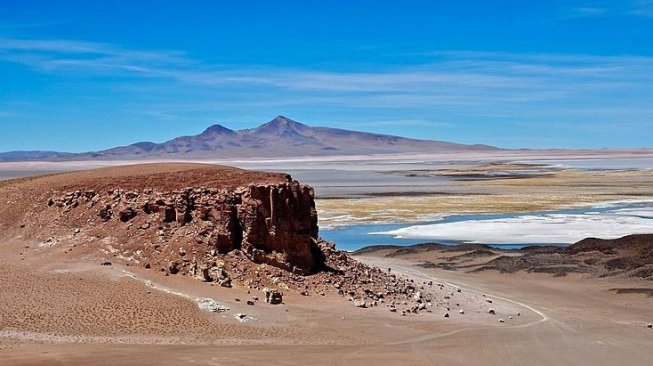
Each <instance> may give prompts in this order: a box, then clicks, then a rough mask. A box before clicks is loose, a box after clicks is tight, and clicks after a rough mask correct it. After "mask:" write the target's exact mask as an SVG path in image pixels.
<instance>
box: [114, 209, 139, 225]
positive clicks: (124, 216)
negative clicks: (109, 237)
mask: <svg viewBox="0 0 653 366" xmlns="http://www.w3.org/2000/svg"><path fill="white" fill-rule="evenodd" d="M134 217H136V210H134V209H133V208H132V207H127V208H125V209H123V210H121V211H120V212H118V218H119V219H120V221H122V222H127V221H129V220H131V219H133V218H134Z"/></svg>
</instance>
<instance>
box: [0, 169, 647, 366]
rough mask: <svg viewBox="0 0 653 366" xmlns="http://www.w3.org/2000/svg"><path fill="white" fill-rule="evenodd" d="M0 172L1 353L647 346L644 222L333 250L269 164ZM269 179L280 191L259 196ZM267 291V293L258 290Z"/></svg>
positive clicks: (367, 355) (235, 353)
mask: <svg viewBox="0 0 653 366" xmlns="http://www.w3.org/2000/svg"><path fill="white" fill-rule="evenodd" d="M535 179H540V178H535ZM556 182H557V181H556ZM467 183H468V182H462V184H467ZM0 184H1V185H2V186H1V187H0V189H1V193H2V201H3V202H6V204H5V205H3V208H2V217H3V221H2V232H3V246H2V252H3V253H2V254H3V255H2V261H3V265H2V268H3V273H2V277H3V283H4V284H6V286H5V287H4V289H3V292H2V298H1V301H2V302H1V303H0V307H1V308H2V323H1V324H2V333H0V335H1V340H2V342H1V343H0V344H1V345H2V346H1V347H2V351H1V353H0V355H1V356H0V357H2V359H3V360H4V361H3V362H6V363H8V364H41V363H48V364H58V363H59V364H66V365H69V364H76V363H77V364H85V363H89V362H90V363H93V364H112V363H113V362H115V360H121V362H124V363H127V364H138V363H141V362H156V363H159V364H179V363H188V362H198V363H206V364H212V363H218V364H220V363H232V362H242V363H244V364H262V363H266V364H270V363H272V364H275V363H279V364H285V363H295V362H302V360H307V359H310V360H311V361H310V362H312V363H316V364H333V362H336V363H339V362H342V363H356V364H375V363H377V362H384V363H389V364H406V363H409V364H432V363H434V362H435V363H437V362H452V363H454V364H455V363H459V364H480V363H489V364H499V363H504V364H519V363H520V360H522V359H523V357H526V356H527V355H528V357H537V358H538V360H539V362H540V364H559V362H560V360H561V359H560V356H559V355H556V356H555V357H552V356H551V349H556V348H557V349H560V350H561V352H562V353H563V354H564V355H565V357H568V358H567V359H565V360H566V361H568V362H573V360H574V359H577V358H578V357H585V358H587V357H589V359H592V360H593V362H595V363H597V364H606V365H608V364H614V363H616V362H624V360H628V362H633V363H635V364H636V363H642V362H645V360H646V359H647V358H648V357H650V355H649V354H648V353H647V352H648V351H646V349H647V347H646V345H647V344H650V342H651V339H652V338H651V336H653V334H652V333H651V330H650V328H648V325H649V324H650V322H651V318H653V312H651V310H650V309H651V308H650V303H651V296H650V294H651V288H650V278H651V273H653V272H652V271H651V261H650V258H649V257H650V255H649V254H650V252H651V247H650V245H651V243H652V241H651V238H650V236H645V235H644V236H635V237H634V238H633V239H631V240H629V239H628V238H624V239H619V240H615V241H614V242H607V243H603V242H600V241H599V242H587V243H585V242H580V243H578V244H574V245H572V246H570V247H567V248H566V249H564V248H560V247H546V246H544V247H529V248H524V249H521V250H514V249H497V248H493V247H488V246H484V245H479V244H468V245H459V246H446V245H444V246H443V245H439V244H423V245H418V246H400V247H397V246H376V247H375V246H372V247H367V248H363V249H360V250H358V251H355V252H350V253H348V252H343V251H340V250H338V249H337V248H338V244H337V243H336V244H335V246H334V244H333V243H329V242H325V241H323V239H320V237H319V234H318V233H317V232H316V231H317V230H319V229H318V227H317V224H318V222H319V221H317V218H318V217H319V213H322V212H327V213H328V212H329V211H328V209H324V208H320V209H318V208H317V207H319V202H321V201H320V200H318V199H315V198H314V196H315V193H314V191H313V188H309V187H306V186H301V184H300V183H297V182H295V181H294V180H293V178H292V176H289V175H286V174H280V173H262V172H255V171H247V170H242V169H237V168H229V167H222V166H215V165H209V164H188V163H155V164H136V165H124V166H116V167H108V168H100V169H94V170H88V171H79V172H71V173H58V174H50V175H45V176H35V177H26V178H19V179H16V180H6V181H4V182H2V183H0ZM510 184H514V185H517V186H519V185H518V184H517V183H515V182H513V181H512V180H511V182H510ZM257 187H258V188H257ZM265 187H271V188H272V191H269V189H270V188H265ZM608 188H610V187H608ZM261 189H262V190H263V191H262V192H264V194H263V195H262V196H261V195H260V194H259V195H257V193H255V192H257V191H258V190H261ZM275 189H276V192H278V193H272V192H273V191H275ZM284 189H291V190H292V192H293V193H291V195H290V196H288V197H289V198H288V199H290V197H295V198H294V200H297V201H296V203H291V202H294V201H292V199H291V201H288V199H282V200H280V201H279V202H285V203H284V204H283V205H281V206H278V207H277V206H275V205H277V203H275V202H277V199H275V198H273V197H277V196H278V197H283V195H284V193H283V191H284ZM230 192H240V193H237V196H238V195H240V196H238V197H239V198H235V197H236V196H233V193H230ZM245 197H250V198H245ZM426 197H428V196H426ZM381 198H382V197H381ZM609 198H610V199H612V198H613V197H612V196H609ZM250 199H251V200H252V201H248V200H250ZM364 199H369V198H364ZM267 200H269V206H268V204H266V203H264V202H266V201H267ZM324 201H327V202H328V201H329V199H326V200H324ZM229 202H233V203H234V204H235V206H229V205H230V204H229ZM236 202H242V203H236ZM262 202H263V203H262ZM289 202H290V203H289ZM302 202H304V203H302ZM316 202H317V203H318V205H317V207H316ZM261 204H262V206H258V205H261ZM288 204H290V205H291V206H285V205H288ZM225 205H226V206H225ZM252 205H253V206H252ZM109 206H111V207H110V209H109V210H107V208H108V207H109ZM169 207H171V208H174V209H168V208H169ZM234 207H235V208H234ZM247 207H254V211H250V210H251V209H250V208H247ZM256 207H257V208H256ZM273 207H277V208H274V209H273ZM283 207H289V208H292V209H291V210H289V211H288V210H286V211H284V208H283ZM302 207H303V208H302ZM386 207H392V205H388V206H386ZM108 211H111V215H110V216H109V214H108V213H107V212H108ZM171 212H174V215H172V214H171ZM225 212H226V213H227V214H226V216H225V214H224V213H225ZM247 212H250V213H247ZM251 212H255V213H256V214H253V213H251ZM171 215H172V216H171ZM239 215H240V217H241V218H240V219H239V220H237V221H238V222H240V223H242V226H241V228H240V230H241V231H240V234H234V233H233V232H232V231H233V227H234V223H233V222H232V221H231V220H232V218H233V217H238V216H239ZM251 215H254V216H256V215H262V216H261V218H259V219H257V218H252V217H251ZM173 216H174V217H173ZM266 217H267V218H266ZM275 217H276V220H277V222H276V224H274V221H272V222H271V221H270V220H271V219H273V220H274V218H275ZM311 217H313V218H311ZM225 220H226V221H225ZM261 220H262V221H261ZM247 222H249V223H250V224H245V223H247ZM247 225H252V226H251V227H250V226H247ZM266 232H267V234H264V233H266ZM293 233H294V234H293ZM264 236H269V237H267V238H266V239H261V238H262V237H264ZM248 237H249V238H250V239H247V238H248ZM234 238H240V239H239V240H240V241H239V240H235V239H234ZM274 238H286V239H284V240H282V241H281V242H278V243H277V242H275V240H274ZM292 238H294V239H292ZM243 239H245V240H243ZM248 241H249V242H251V243H249V244H245V243H247V242H248ZM236 242H238V243H239V244H234V243H236ZM289 242H293V243H295V244H293V245H295V247H293V245H289V244H288V243H289ZM588 243H589V244H588ZM249 245H251V247H248V246H249ZM305 248H307V249H308V251H306V249H305ZM574 248H578V249H574ZM630 248H632V250H631V249H630ZM316 250H317V252H316ZM300 253H304V254H302V255H300ZM316 254H318V255H316ZM647 258H648V259H647ZM273 290H274V291H279V293H282V294H283V297H282V300H280V302H281V304H276V305H275V304H272V303H268V302H266V300H267V299H266V296H267V295H268V292H269V291H273ZM266 291H267V292H266ZM272 302H274V301H272ZM207 309H208V311H207ZM471 344H474V345H475V349H476V350H477V352H474V353H470V352H467V351H466V348H468V347H470V345H471ZM637 350H638V351H637ZM334 352H335V353H337V357H334V356H333V353H334ZM381 360H383V361H381ZM389 360H392V361H389Z"/></svg>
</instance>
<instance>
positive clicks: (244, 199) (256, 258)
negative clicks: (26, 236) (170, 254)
mask: <svg viewBox="0 0 653 366" xmlns="http://www.w3.org/2000/svg"><path fill="white" fill-rule="evenodd" d="M47 204H48V206H49V207H51V208H52V209H53V210H54V209H59V210H60V211H61V212H62V213H63V214H65V215H72V214H73V213H76V212H79V211H87V212H91V213H94V215H95V216H96V217H97V218H98V219H99V220H100V221H101V222H109V221H115V222H120V223H122V224H123V225H130V224H131V223H132V222H135V221H138V222H139V225H138V227H139V229H140V230H141V231H157V230H158V232H159V235H161V236H169V237H179V236H180V235H181V236H184V237H186V238H189V237H192V239H193V240H194V241H195V242H196V243H197V244H205V245H206V246H208V249H209V250H213V251H215V252H217V253H221V254H225V253H229V252H231V251H233V250H236V249H240V250H241V251H242V252H243V254H244V255H245V256H246V257H247V258H249V259H250V260H252V261H253V262H255V263H267V264H270V265H272V266H275V267H278V268H283V269H286V270H288V271H291V272H294V273H299V274H311V273H314V272H315V271H316V270H317V269H318V267H319V264H320V263H318V258H317V256H316V254H317V253H318V252H319V250H318V249H317V246H316V241H317V240H318V226H317V212H316V210H315V201H314V192H313V189H312V188H310V187H308V186H304V185H301V184H299V183H298V182H295V181H288V182H285V183H280V184H275V185H250V186H247V187H239V188H236V189H233V190H230V189H215V188H205V187H188V188H184V189H182V190H178V191H170V192H161V191H158V190H154V189H144V190H141V191H135V190H123V189H120V188H116V189H111V190H108V191H106V192H96V191H95V190H91V189H77V190H75V191H72V192H66V193H63V194H59V195H58V196H54V197H52V198H50V199H49V200H48V201H47ZM73 211H74V212H73ZM116 213H117V214H116ZM139 218H140V220H138V219H139ZM187 227H192V228H193V229H196V230H197V231H193V232H190V233H189V230H187ZM198 266H200V267H202V266H203V268H201V269H198ZM174 267H176V266H174ZM210 268H212V267H207V266H206V264H202V265H199V264H197V263H195V264H194V265H193V271H194V273H193V274H195V272H198V271H204V272H203V273H205V274H204V275H203V277H204V278H206V279H209V278H210V276H209V275H208V272H207V271H208V270H210ZM172 271H174V270H172Z"/></svg>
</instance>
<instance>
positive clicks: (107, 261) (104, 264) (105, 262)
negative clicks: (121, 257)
mask: <svg viewBox="0 0 653 366" xmlns="http://www.w3.org/2000/svg"><path fill="white" fill-rule="evenodd" d="M100 265H101V266H110V265H111V261H110V260H108V259H103V260H102V261H101V262H100Z"/></svg>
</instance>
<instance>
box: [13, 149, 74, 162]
mask: <svg viewBox="0 0 653 366" xmlns="http://www.w3.org/2000/svg"><path fill="white" fill-rule="evenodd" d="M75 155H76V154H73V153H65V152H57V151H8V152H0V161H24V160H50V159H65V158H69V157H72V156H75Z"/></svg>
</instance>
